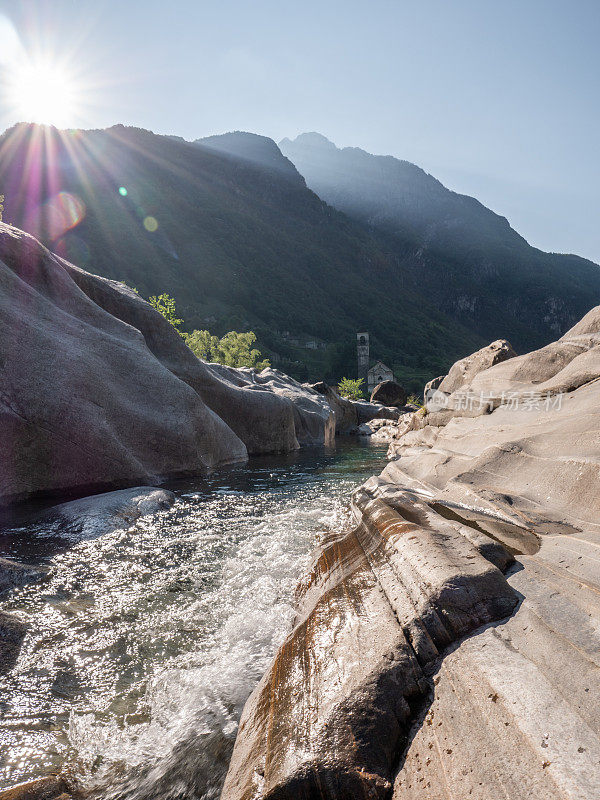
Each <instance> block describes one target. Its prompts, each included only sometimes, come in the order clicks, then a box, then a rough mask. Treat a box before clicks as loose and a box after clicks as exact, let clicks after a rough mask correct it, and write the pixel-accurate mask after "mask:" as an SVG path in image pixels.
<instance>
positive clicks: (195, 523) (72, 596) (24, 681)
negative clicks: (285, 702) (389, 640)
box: [0, 440, 387, 800]
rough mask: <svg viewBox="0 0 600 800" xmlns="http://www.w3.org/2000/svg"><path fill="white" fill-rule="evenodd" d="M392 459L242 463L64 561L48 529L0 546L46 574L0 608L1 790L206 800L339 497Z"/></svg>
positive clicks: (357, 454)
mask: <svg viewBox="0 0 600 800" xmlns="http://www.w3.org/2000/svg"><path fill="white" fill-rule="evenodd" d="M386 449H387V448H386V446H385V445H382V446H377V445H371V444H368V442H364V443H362V444H361V443H360V441H359V442H357V441H356V440H353V441H348V442H344V441H342V442H340V443H339V444H338V447H337V449H336V450H335V451H327V450H323V449H319V448H314V449H312V448H311V449H304V450H301V451H299V452H296V453H293V454H290V455H286V456H279V457H269V458H267V457H262V458H257V459H252V460H251V461H250V463H249V464H247V465H244V466H240V467H237V468H231V469H228V470H225V471H221V472H218V473H215V474H213V475H211V476H210V477H208V478H206V479H198V480H195V481H188V482H186V483H179V484H178V485H176V486H170V487H169V488H171V489H173V491H175V493H176V497H177V500H176V503H175V505H174V506H173V507H172V508H171V509H168V510H165V511H162V512H159V513H157V514H154V515H150V516H147V517H143V518H141V519H140V520H138V521H137V522H136V523H135V524H133V525H131V526H130V527H128V528H126V529H120V530H114V531H111V532H109V533H106V534H105V535H103V536H101V537H92V538H88V539H84V540H82V541H79V542H76V543H73V544H71V545H70V546H69V547H66V548H65V547H62V548H57V546H56V541H55V540H54V538H53V537H55V532H51V531H48V530H44V529H43V528H42V527H32V526H29V527H21V528H12V529H9V530H5V531H3V532H2V535H1V536H0V555H2V556H8V557H18V558H21V559H24V560H25V558H24V556H25V554H28V555H29V558H30V560H31V558H35V560H36V561H38V562H41V563H45V564H47V565H48V566H49V573H48V576H47V578H46V579H45V580H44V582H43V583H36V584H31V585H29V586H25V587H22V588H20V589H17V590H14V591H13V592H12V593H11V594H9V595H7V596H4V597H2V602H0V610H4V611H9V612H17V613H18V614H20V615H21V616H22V617H24V618H25V619H26V620H27V621H28V623H29V631H28V634H27V636H26V639H25V641H24V644H23V647H22V649H21V653H20V656H19V660H18V662H17V664H16V666H15V667H14V668H13V670H12V671H11V672H10V673H9V674H8V675H6V676H4V677H0V787H6V786H9V785H12V784H14V783H16V782H19V781H23V780H28V779H30V778H34V777H38V776H41V775H47V774H48V773H49V772H53V771H58V770H61V769H63V770H66V771H67V772H69V773H71V774H72V775H74V776H75V777H76V778H77V780H78V782H79V783H80V784H81V785H82V786H83V787H85V789H86V790H89V791H90V792H91V793H92V795H95V796H97V797H102V798H103V799H106V798H121V799H123V800H125V799H126V800H147V798H149V797H152V798H153V800H175V799H176V798H177V800H188V799H189V800H192V799H194V800H200V798H202V799H203V800H212V798H218V797H219V793H220V788H221V785H222V781H223V778H224V774H225V771H226V769H227V763H228V760H229V757H230V754H231V749H232V747H233V742H234V739H235V735H236V730H237V723H238V719H239V716H240V714H241V710H242V708H243V705H244V702H245V701H246V699H247V697H248V695H249V694H250V692H251V691H252V689H253V687H254V686H255V685H256V683H257V682H258V680H259V679H260V677H261V675H262V674H263V672H264V671H265V669H266V668H267V666H268V664H269V661H270V660H271V658H272V657H273V654H274V653H275V651H276V649H277V647H278V646H279V644H280V643H281V642H282V640H283V638H284V637H285V635H286V633H287V631H288V630H289V627H290V624H291V620H292V617H293V613H294V612H293V598H294V588H295V585H296V583H297V581H298V579H299V577H300V576H301V574H302V571H303V570H304V569H306V567H307V565H308V561H309V558H310V554H311V551H312V549H313V547H314V546H315V545H316V544H317V543H318V541H319V539H320V537H322V536H323V535H324V534H326V533H327V532H329V531H332V530H335V531H338V530H340V529H343V528H345V527H347V526H348V525H350V514H349V505H348V501H349V496H350V493H351V491H352V489H353V488H354V487H355V486H357V485H358V484H360V483H361V482H363V481H364V480H365V479H366V478H368V477H369V476H370V475H372V474H374V473H376V472H379V471H381V469H382V468H383V465H384V460H385V451H386Z"/></svg>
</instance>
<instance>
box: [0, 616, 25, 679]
mask: <svg viewBox="0 0 600 800" xmlns="http://www.w3.org/2000/svg"><path fill="white" fill-rule="evenodd" d="M26 633H27V625H26V623H24V622H23V621H22V620H20V619H19V618H18V617H16V616H15V615H14V614H6V613H5V612H4V611H0V675H3V674H5V673H6V672H10V670H11V669H12V668H13V667H14V665H15V664H16V662H17V659H18V658H19V652H20V650H21V644H22V643H23V639H24V638H25V634H26Z"/></svg>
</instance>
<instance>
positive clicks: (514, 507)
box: [222, 308, 600, 800]
mask: <svg viewBox="0 0 600 800" xmlns="http://www.w3.org/2000/svg"><path fill="white" fill-rule="evenodd" d="M502 349H503V350H504V348H502ZM466 362H467V363H468V362H469V360H468V359H467V360H466ZM471 363H473V360H472V361H471ZM463 366H464V363H463ZM461 369H462V368H461ZM458 371H459V370H458V369H457V370H455V375H456V374H457V373H458ZM463 374H464V375H466V376H467V377H466V378H465V380H463V381H462V382H459V383H458V385H457V386H458V388H457V389H455V390H454V391H453V392H452V393H451V394H450V395H449V399H448V408H446V409H443V410H439V411H436V412H434V413H429V414H425V415H424V414H423V413H422V412H417V413H415V414H414V415H410V417H409V418H408V419H402V420H401V421H400V423H399V425H398V428H397V433H396V436H397V438H396V439H395V440H394V441H393V442H392V443H391V446H390V459H391V460H390V463H389V464H388V466H387V467H386V469H385V470H384V472H383V474H382V475H381V477H379V478H373V479H371V480H370V481H368V482H367V483H366V484H365V485H364V486H363V487H362V488H361V489H360V490H358V491H357V493H356V495H355V508H356V512H357V520H358V523H359V524H358V527H357V528H356V529H355V530H354V531H352V532H348V533H346V534H342V535H340V536H339V537H336V538H333V539H329V540H327V541H325V542H324V543H323V545H322V547H321V549H320V551H319V553H318V555H317V558H316V561H315V564H314V567H313V570H312V572H311V574H310V575H309V577H308V578H307V580H306V581H305V582H304V583H303V584H302V585H301V586H300V587H299V592H298V617H297V621H296V625H295V627H294V629H293V631H292V632H291V634H290V635H289V637H288V639H287V640H286V642H285V644H284V645H283V647H282V649H281V650H280V652H279V654H278V656H277V658H276V660H275V662H274V664H273V666H272V668H271V670H270V671H269V673H267V675H266V676H265V677H264V679H263V682H262V683H261V685H260V686H259V687H258V689H257V690H256V691H255V692H254V693H253V695H252V696H251V697H250V699H249V701H248V703H247V705H246V708H245V711H244V714H243V716H242V720H241V723H240V729H239V734H238V740H237V743H236V748H235V751H234V756H233V759H232V763H231V767H230V771H229V774H228V777H227V781H226V784H225V788H224V791H223V795H222V797H223V798H226V799H227V800H237V799H238V798H239V799H240V800H242V798H243V800H250V799H251V798H277V800H281V799H282V798H290V800H291V798H298V797H302V798H340V799H341V798H349V797H361V798H362V797H364V798H367V797H373V798H377V797H380V798H389V797H391V796H392V795H393V798H394V800H442V798H443V799H444V800H466V798H474V800H497V798H499V797H503V798H508V800H530V798H534V800H548V799H550V800H559V799H560V800H566V799H567V798H569V799H570V800H571V799H573V798H577V799H578V800H590V799H591V798H595V797H599V796H600V738H599V737H600V710H599V707H598V704H597V702H596V700H595V698H597V696H598V693H599V690H600V601H599V598H600V580H599V571H598V563H599V562H598V551H599V548H600V523H599V522H598V520H599V519H600V499H599V498H600V479H599V475H600V472H599V470H598V465H599V463H600V431H599V425H598V413H597V408H598V403H599V401H600V388H599V387H600V382H599V381H598V378H599V377H600V308H598V309H594V310H592V311H591V312H590V313H589V314H588V315H587V316H586V317H585V318H584V319H583V320H582V321H581V322H580V323H579V324H578V325H576V326H575V327H574V328H573V329H572V330H570V331H569V332H568V333H567V334H565V335H564V336H563V337H562V338H561V339H560V340H559V341H558V342H556V343H554V344H551V345H548V346H547V347H545V348H542V349H541V350H539V351H536V352H533V353H529V354H527V355H525V356H520V357H514V356H513V357H510V358H509V359H507V360H504V361H503V362H502V363H496V364H495V365H493V366H491V367H489V368H487V369H482V370H474V371H470V370H464V371H463ZM481 393H484V394H485V402H484V403H482V408H477V407H471V408H469V407H468V405H467V406H466V405H465V402H464V395H465V394H467V395H471V396H474V397H476V398H478V397H479V395H480V394H481ZM459 395H462V397H461V396H459Z"/></svg>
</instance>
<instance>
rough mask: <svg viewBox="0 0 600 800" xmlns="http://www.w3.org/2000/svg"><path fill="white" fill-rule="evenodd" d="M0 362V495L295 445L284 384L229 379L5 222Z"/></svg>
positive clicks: (77, 485) (158, 473)
mask: <svg viewBox="0 0 600 800" xmlns="http://www.w3.org/2000/svg"><path fill="white" fill-rule="evenodd" d="M0 364H1V365H2V369H3V380H2V386H1V388H0V447H1V449H2V453H3V456H4V458H3V464H2V468H1V469H0V504H7V503H10V502H15V501H18V500H23V499H26V498H28V497H32V496H35V495H42V494H57V495H58V494H61V493H65V492H67V491H70V492H77V493H79V494H84V493H90V492H92V491H99V490H102V489H109V488H116V487H122V486H127V485H132V484H133V485H135V484H136V483H141V482H151V483H155V482H157V481H158V480H161V479H164V478H166V477H176V476H184V475H193V474H202V473H206V472H207V471H209V470H211V469H213V468H215V467H218V466H221V465H225V464H229V463H232V462H236V461H241V460H244V459H246V458H247V455H248V452H250V453H266V452H280V451H289V450H292V449H295V448H296V447H298V441H297V438H296V426H295V418H296V420H297V419H298V416H299V414H298V413H297V412H296V406H295V405H294V403H293V402H292V401H291V400H290V399H289V397H286V396H282V395H283V394H284V392H279V394H278V393H276V392H275V391H273V390H272V387H271V388H269V387H264V388H261V387H260V386H248V385H238V384H236V382H234V381H233V380H231V379H229V378H227V377H226V376H224V375H223V374H222V373H220V372H219V371H217V370H216V369H215V368H214V367H212V366H211V365H209V364H205V363H203V362H202V361H200V360H199V359H197V358H196V357H195V356H194V354H193V353H192V352H191V351H190V350H189V349H188V348H187V347H186V345H185V343H184V342H183V339H182V338H181V337H180V336H179V335H178V333H177V332H176V331H175V329H174V328H173V327H172V326H171V325H170V324H169V323H168V322H167V321H166V320H165V319H164V318H163V317H162V316H161V315H160V314H159V313H157V312H156V311H155V310H154V309H153V308H152V307H151V306H150V305H149V304H148V303H146V302H145V301H144V300H142V299H141V298H140V297H139V296H138V295H137V294H136V293H135V292H133V291H132V290H131V289H129V288H128V287H126V286H124V285H123V284H120V283H117V282H115V281H109V280H106V279H104V278H99V277H97V276H95V275H91V274H89V273H87V272H85V271H83V270H81V269H79V268H77V267H75V266H73V265H72V264H69V263H68V262H66V261H64V260H62V259H60V258H58V257H57V256H55V255H53V254H52V253H50V252H49V251H48V250H46V249H45V248H44V247H42V246H41V245H40V244H39V243H38V242H37V241H36V240H35V239H34V238H33V237H31V236H29V235H27V234H25V233H23V232H21V231H18V230H17V229H15V228H11V227H10V226H8V225H3V224H1V223H0ZM297 405H298V404H297ZM316 405H318V403H317V404H316ZM319 413H320V414H321V416H324V415H325V409H323V408H321V409H320V412H319ZM300 416H301V415H300ZM306 416H310V414H309V413H308V412H307V413H306V414H305V415H304V416H303V417H302V418H303V419H304V418H306ZM317 416H318V414H317ZM323 427H324V428H325V427H326V425H325V424H324V423H323ZM309 433H310V430H309ZM307 435H308V434H307Z"/></svg>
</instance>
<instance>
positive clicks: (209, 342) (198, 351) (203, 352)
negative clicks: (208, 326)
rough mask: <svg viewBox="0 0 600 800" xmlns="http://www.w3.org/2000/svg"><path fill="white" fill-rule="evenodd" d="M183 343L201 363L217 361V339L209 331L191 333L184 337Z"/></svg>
mask: <svg viewBox="0 0 600 800" xmlns="http://www.w3.org/2000/svg"><path fill="white" fill-rule="evenodd" d="M185 343H186V344H187V346H188V347H189V348H190V350H191V351H192V352H193V353H194V355H196V356H197V357H198V358H201V359H202V360H203V361H218V359H219V337H218V336H213V335H212V334H211V333H210V331H192V333H187V334H186V335H185Z"/></svg>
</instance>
